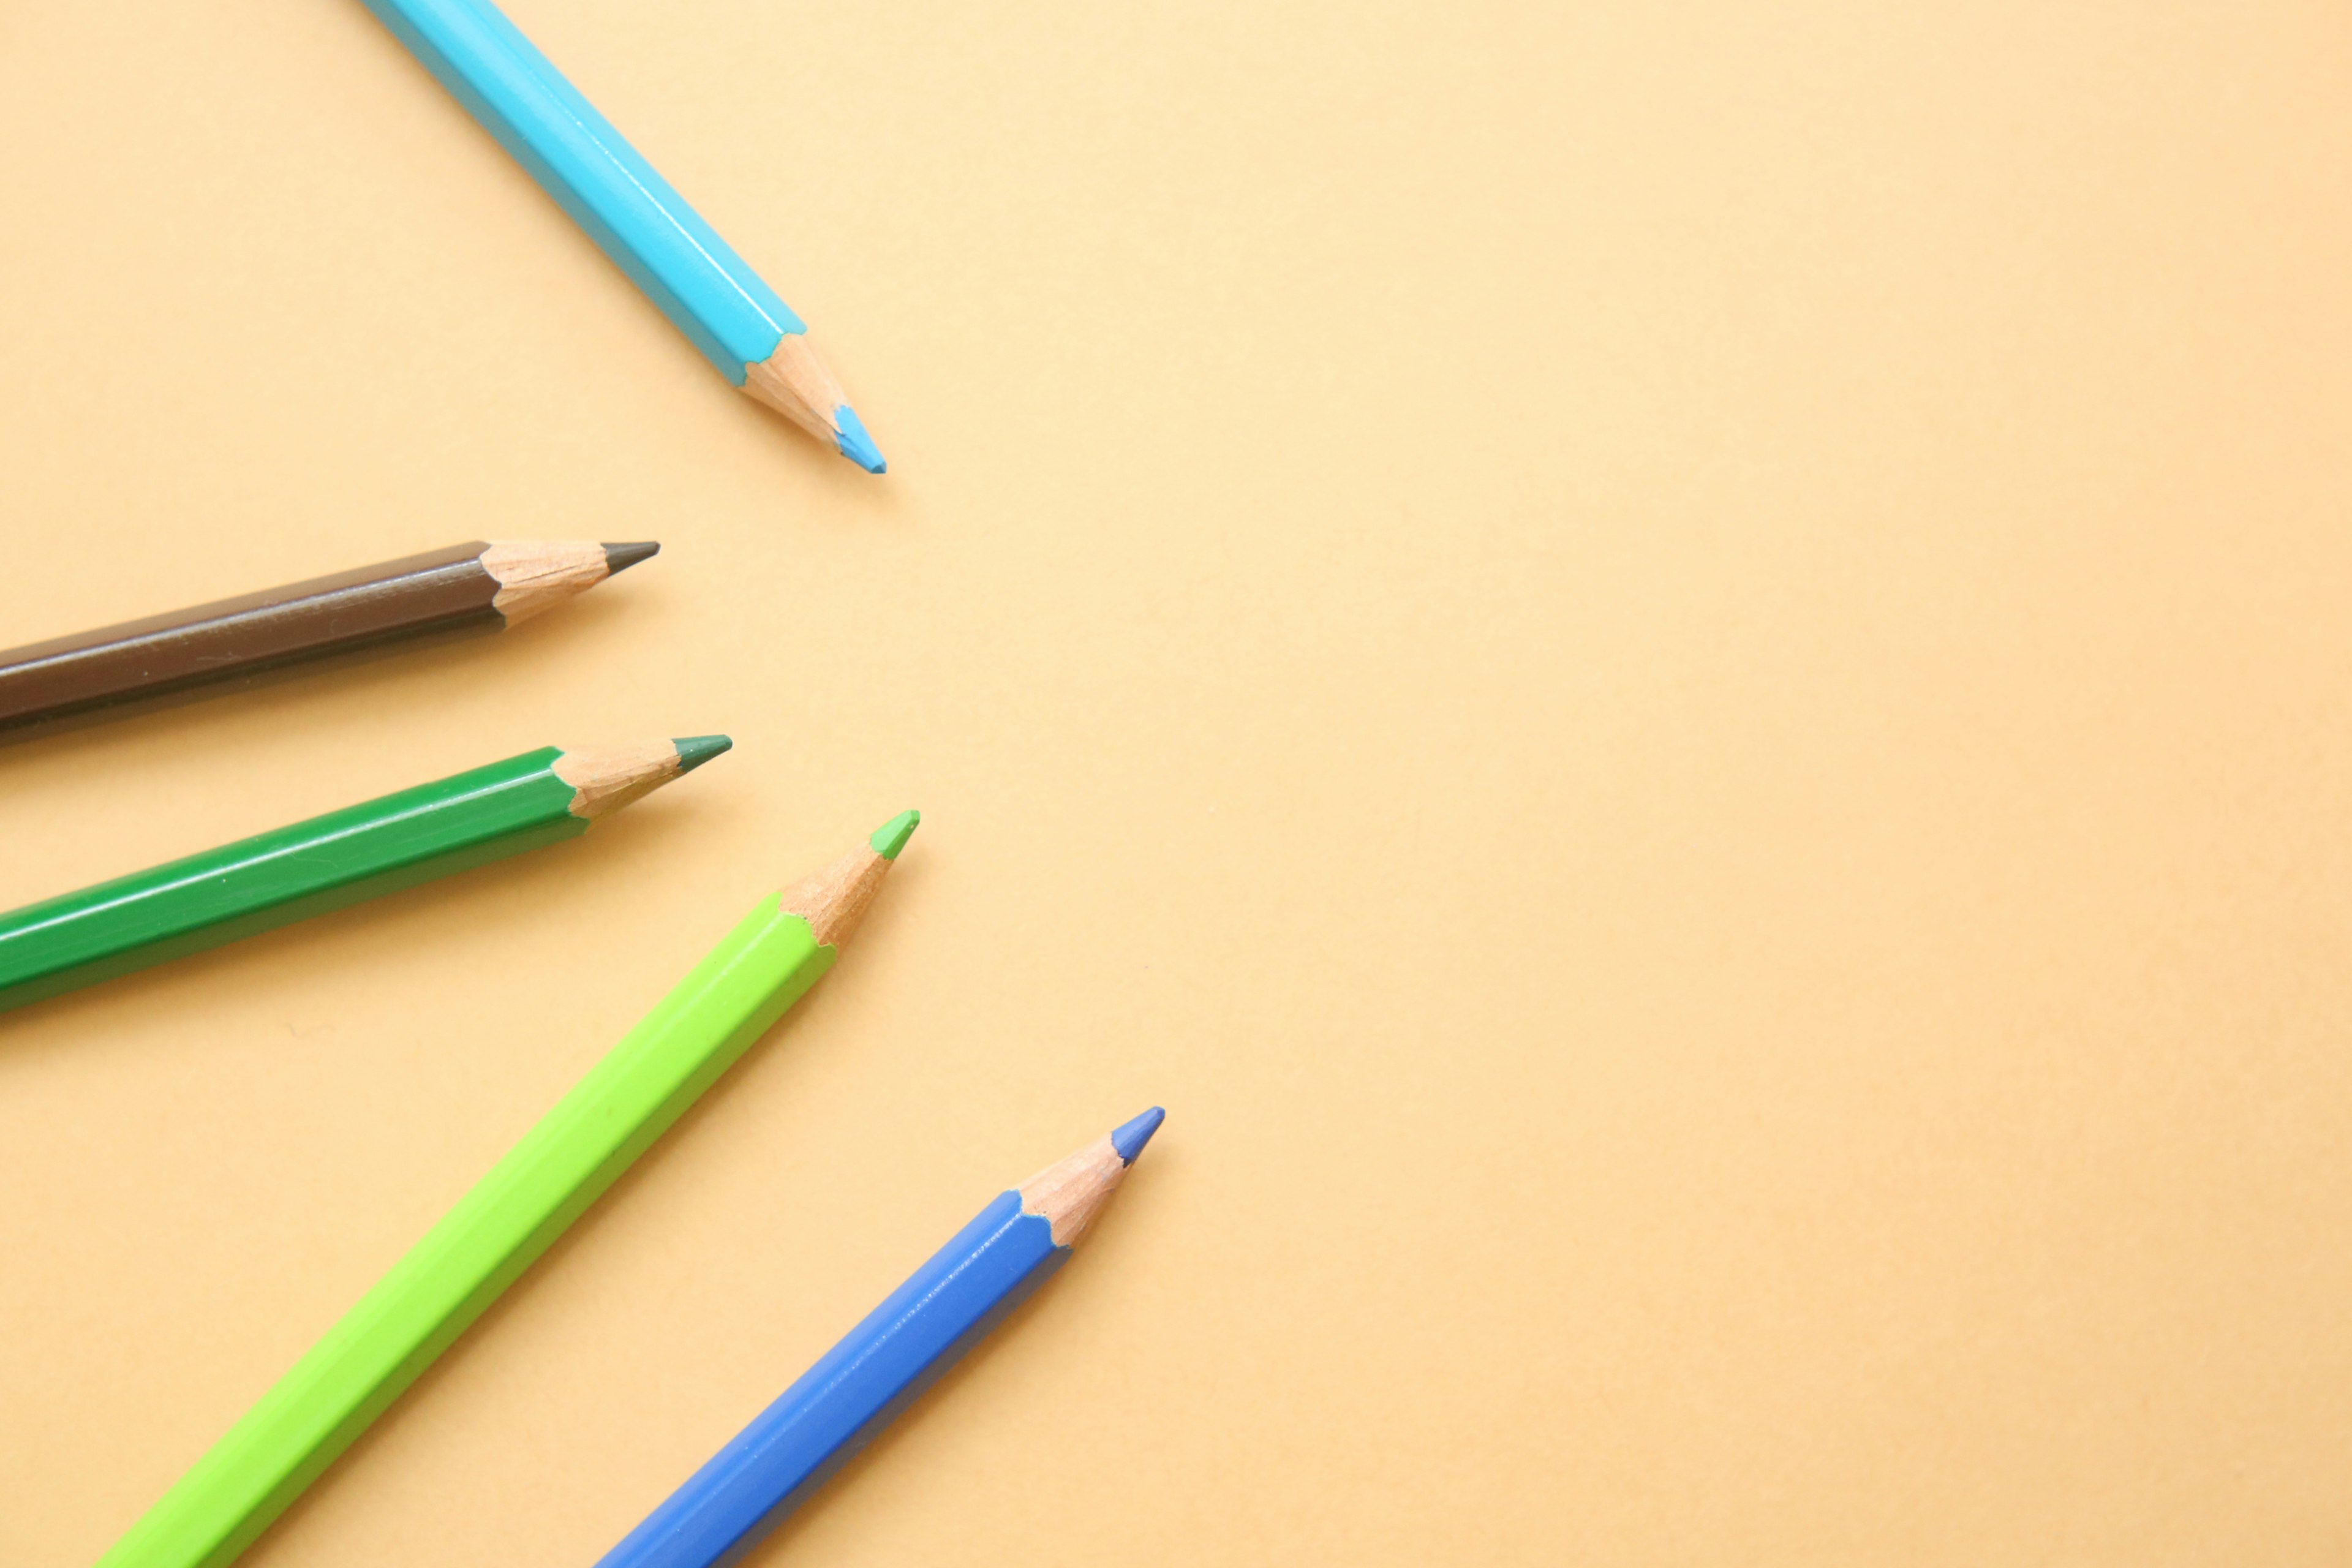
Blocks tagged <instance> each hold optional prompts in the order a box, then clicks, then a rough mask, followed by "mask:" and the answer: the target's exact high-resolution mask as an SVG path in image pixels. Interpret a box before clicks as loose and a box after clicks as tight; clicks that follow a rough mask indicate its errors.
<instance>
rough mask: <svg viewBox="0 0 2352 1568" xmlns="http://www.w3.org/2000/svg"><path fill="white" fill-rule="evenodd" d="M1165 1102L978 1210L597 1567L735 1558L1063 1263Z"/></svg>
mask: <svg viewBox="0 0 2352 1568" xmlns="http://www.w3.org/2000/svg"><path fill="white" fill-rule="evenodd" d="M1162 1114H1163V1113H1162V1112H1161V1111H1160V1110H1159V1109H1158V1108H1157V1107H1155V1108H1153V1109H1152V1110H1147V1111H1145V1112H1144V1113H1143V1114H1142V1115H1140V1116H1139V1117H1137V1118H1136V1119H1135V1120H1134V1121H1130V1122H1129V1123H1128V1124H1127V1125H1126V1126H1124V1127H1121V1128H1120V1129H1119V1130H1118V1131H1116V1132H1113V1133H1111V1134H1110V1135H1109V1136H1108V1137H1106V1138H1097V1139H1096V1140H1095V1141H1094V1142H1092V1143H1089V1144H1088V1145H1087V1147H1085V1148H1083V1149H1081V1150H1079V1151H1078V1152H1076V1153H1075V1154H1073V1155H1071V1156H1070V1157H1069V1158H1068V1159H1066V1160H1064V1161H1063V1162H1062V1163H1060V1164H1058V1165H1051V1166H1048V1167H1046V1168H1045V1170H1043V1171H1041V1172H1039V1173H1037V1174H1036V1175H1034V1176H1032V1177H1030V1178H1029V1180H1027V1181H1025V1182H1024V1183H1022V1184H1021V1185H1019V1186H1018V1187H1015V1188H1014V1189H1013V1191H1011V1192H1009V1193H1005V1194H1003V1195H1002V1196H1000V1197H999V1198H998V1199H997V1200H996V1201H995V1202H994V1203H992V1204H991V1205H988V1206H987V1207H986V1208H984V1209H982V1210H981V1211H980V1217H979V1218H977V1219H975V1220H973V1221H972V1222H971V1224H970V1225H968V1226H964V1227H963V1229H961V1231H958V1232H957V1233H956V1237H955V1239H954V1240H952V1241H950V1242H949V1243H948V1244H947V1245H946V1246H945V1247H941V1248H940V1250H939V1251H938V1253H937V1254H935V1255H934V1256H933V1257H932V1258H931V1260H930V1261H929V1263H926V1264H924V1265H923V1266H922V1268H919V1269H918V1270H916V1272H915V1277H914V1278H913V1279H909V1280H908V1281H907V1282H906V1283H905V1284H904V1285H901V1286H899V1287H898V1289H897V1290H895V1291H893V1292H891V1295H890V1298H889V1300H886V1301H884V1302H883V1303H882V1304H881V1305H880V1306H879V1307H877V1308H875V1309H874V1310H873V1311H872V1312H870V1313H869V1314H867V1316H866V1321H864V1322H862V1323H860V1324H858V1325H857V1327H856V1328H854V1329H852V1330H850V1331H849V1334H848V1337H847V1338H845V1339H844V1340H843V1341H842V1342H840V1343H839V1344H837V1345H835V1346H834V1347H833V1349H831V1350H829V1351H827V1352H824V1358H823V1359H822V1360H820V1361H819V1362H818V1363H816V1364H815V1365H814V1366H813V1367H811V1368H809V1369H808V1371H806V1372H805V1373H802V1374H801V1378H800V1381H799V1382H798V1383H795V1384H793V1385H792V1386H791V1387H790V1388H788V1389H786V1390H784V1393H783V1395H782V1397H781V1398H779V1399H778V1400H777V1401H776V1402H775V1403H774V1404H773V1405H769V1406H768V1408H767V1409H765V1410H763V1411H761V1413H760V1415H759V1416H758V1417H757V1418H756V1419H754V1420H753V1421H752V1423H751V1425H750V1426H746V1427H744V1428H743V1430H742V1431H741V1432H740V1433H739V1434H737V1435H736V1437H735V1439H734V1441H732V1442H730V1443H729V1444H728V1445H727V1447H724V1448H721V1449H720V1450H719V1452H718V1454H717V1455H715V1456H714V1457H713V1458H711V1460H710V1462H709V1464H707V1465H705V1466H703V1467H702V1468H700V1469H698V1470H697V1471H695V1472H694V1474H693V1475H692V1476H691V1477H689V1478H688V1480H687V1482H686V1484H685V1485H684V1486H681V1487H679V1488H678V1489H677V1490H676V1491H674V1492H672V1493H671V1494H670V1495H669V1499H668V1500H667V1501H666V1502H664V1503H663V1504H662V1505H661V1506H660V1507H659V1508H657V1509H656V1510H654V1511H653V1512H652V1513H650V1514H648V1515H647V1516H646V1521H645V1522H644V1523H642V1524H640V1525H638V1526H637V1527H636V1529H635V1530H633V1531H629V1533H628V1535H627V1536H626V1537H625V1538H624V1539H623V1540H622V1542H621V1543H620V1544H619V1545H618V1546H615V1547H614V1548H613V1550H612V1551H610V1552H606V1553H605V1554H604V1557H603V1558H602V1559H601V1560H600V1561H599V1562H598V1563H597V1564H596V1568H723V1565H725V1564H728V1563H736V1562H738V1561H740V1559H741V1558H742V1557H743V1555H744V1554H745V1553H746V1552H750V1551H751V1549H752V1548H753V1547H755V1546H757V1545H758V1544H759V1543H760V1542H761V1541H762V1540H764V1539H766V1537H767V1535H768V1532H769V1531H772V1530H774V1529H775V1528H776V1526H777V1525H779V1524H781V1523H782V1522H783V1521H784V1517H785V1516H786V1515H787V1514H789V1513H791V1512H792V1511H793V1509H795V1508H797V1507H799V1506H800V1504H801V1502H802V1501H803V1500H804V1499H806V1498H807V1496H808V1495H809V1493H811V1492H813V1491H814V1490H815V1489H817V1488H818V1487H820V1486H822V1485H824V1481H825V1479H826V1478H827V1477H829V1476H831V1475H832V1474H833V1473H834V1471H835V1470H837V1469H839V1468H841V1467H842V1466H843V1465H844V1464H846V1463H847V1462H848V1461H849V1460H850V1458H853V1457H854V1456H855V1455H856V1453H857V1451H858V1450H859V1449H860V1448H863V1447H866V1444H867V1443H869V1442H871V1441H872V1440H873V1439H874V1436H875V1435H876V1434H877V1433H878V1432H880V1431H881V1430H882V1428H883V1427H885V1426H888V1425H889V1424H890V1420H891V1418H892V1417H893V1416H895V1415H898V1412H899V1411H901V1410H903V1409H905V1408H906V1407H907V1406H908V1405H910V1404H912V1403H913V1402H914V1401H915V1399H916V1398H917V1396H919V1394H921V1393H922V1392H923V1390H925V1389H926V1388H929V1386H930V1385H931V1384H933V1383H934V1382H936V1381H938V1379H939V1377H940V1374H941V1373H944V1372H946V1371H947V1370H948V1368H950V1367H951V1366H953V1365H954V1364H955V1363H956V1361H957V1359H958V1358H959V1357H961V1355H962V1354H963V1353H964V1352H966V1351H968V1350H970V1349H971V1347H972V1346H973V1345H974V1344H976V1343H978V1342H979V1341H980V1340H981V1338H982V1336H983V1335H984V1334H986V1333H987V1332H988V1331H989V1330H991V1329H992V1328H994V1327H995V1326H996V1325H997V1323H998V1322H999V1321H1002V1320H1003V1317H1004V1315H1005V1314H1006V1313H1008V1312H1010V1311H1012V1310H1013V1308H1015V1307H1017V1306H1019V1305H1020V1304H1021V1303H1022V1301H1023V1300H1025V1299H1026V1298H1027V1297H1028V1295H1029V1292H1031V1291H1032V1290H1034V1289H1036V1288H1037V1287H1038V1286H1040V1285H1042V1284H1044V1283H1045V1279H1046V1278H1047V1277H1048V1276H1049V1275H1051V1274H1052V1273H1053V1272H1054V1270H1055V1269H1056V1268H1060V1267H1061V1266H1062V1265H1063V1264H1064V1263H1065V1262H1066V1261H1068V1259H1069V1256H1070V1248H1071V1247H1074V1246H1076V1244H1077V1242H1078V1239H1079V1238H1080V1237H1083V1236H1085V1235H1086V1233H1087V1227H1088V1226H1091V1225H1093V1224H1094V1221H1095V1216H1096V1215H1098V1214H1100V1213H1101V1212H1102V1207H1103V1205H1105V1204H1106V1203H1108V1202H1109V1200H1110V1194H1111V1193H1112V1192H1113V1191H1114V1190H1115V1189H1116V1188H1117V1187H1118V1184H1119V1180H1120V1178H1121V1177H1123V1176H1125V1175H1126V1174H1127V1168H1128V1166H1129V1165H1131V1164H1133V1163H1135V1157H1136V1156H1137V1155H1138V1154H1140V1153H1141V1152H1143V1146H1144V1145H1145V1144H1146V1143H1148V1142H1150V1141H1151V1135H1152V1134H1153V1133H1154V1132H1156V1131H1159V1130H1160V1120H1161V1117H1162Z"/></svg>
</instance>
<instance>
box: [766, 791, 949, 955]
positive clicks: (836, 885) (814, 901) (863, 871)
mask: <svg viewBox="0 0 2352 1568" xmlns="http://www.w3.org/2000/svg"><path fill="white" fill-rule="evenodd" d="M921 820H922V815H921V813H919V812H913V811H902V812H900V813H899V814H898V816H894V817H892V818H891V819H890V820H889V821H887V822H886V823H884V824H883V825H882V826H880V827H877V828H876V829H875V830H874V834H873V836H872V837H869V838H868V839H867V840H866V842H865V843H863V844H861V845H859V846H858V847H856V848H855V849H852V850H851V851H850V852H849V853H848V854H846V855H844V856H843V857H842V858H840V859H838V860H835V862H834V863H833V864H832V865H830V866H827V867H826V868H824V870H822V871H817V872H814V873H813V874H811V875H809V876H806V877H803V878H802V879H800V880H799V881H797V882H794V883H793V885H792V886H791V887H789V888H786V889H784V891H783V895H782V902H783V910H784V912H785V913H786V914H788V915H798V916H800V917H801V919H803V920H804V921H808V923H809V930H810V931H813V932H814V933H815V935H816V940H817V941H818V942H821V943H823V944H824V946H826V947H831V948H836V949H837V948H840V947H843V946H845V945H846V944H847V943H848V941H849V939H850V938H851V937H852V936H854V935H856V932H857V927H858V924H859V922H861V921H864V920H865V919H866V910H869V909H871V908H872V907H873V905H874V895H875V894H877V893H878V892H880V891H881V890H882V879H884V878H885V877H887V876H888V875H889V874H890V866H891V863H892V862H893V861H895V860H897V859H898V851H900V850H901V849H904V848H905V847H907V840H908V838H910V837H913V836H914V832H915V825H916V824H917V823H919V822H920V821H921Z"/></svg>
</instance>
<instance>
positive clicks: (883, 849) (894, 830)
mask: <svg viewBox="0 0 2352 1568" xmlns="http://www.w3.org/2000/svg"><path fill="white" fill-rule="evenodd" d="M922 825H923V814H922V813H921V812H919V811H902V812H900V813H899V814H898V816H894V817H892V818H891V819H890V820H889V821H887V822H886V823H884V824H883V825H882V826H879V827H877V828H876V829H875V830H874V837H871V838H868V839H867V840H866V843H867V844H869V845H871V846H873V848H874V853H876V854H877V855H879V856H881V857H882V858H884V859H885V860H896V859H897V858H898V851H899V850H901V849H904V848H905V847H907V840H908V839H909V838H912V837H914V836H915V829H916V828H918V827H920V826H922Z"/></svg>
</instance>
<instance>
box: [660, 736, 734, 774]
mask: <svg viewBox="0 0 2352 1568" xmlns="http://www.w3.org/2000/svg"><path fill="white" fill-rule="evenodd" d="M670 744H671V745H673V746H676V747H677V771H678V772H679V773H692V772H693V771H694V770H695V769H697V768H698V767H700V766H701V765H702V764H703V763H707V762H709V760H710V759H711V758H713V757H715V756H717V755H719V753H720V752H728V751H732V750H734V747H735V742H732V741H730V740H729V739H728V738H727V737H726V736H724V735H688V736H685V737H683V738H681V739H679V740H676V741H672V742H670Z"/></svg>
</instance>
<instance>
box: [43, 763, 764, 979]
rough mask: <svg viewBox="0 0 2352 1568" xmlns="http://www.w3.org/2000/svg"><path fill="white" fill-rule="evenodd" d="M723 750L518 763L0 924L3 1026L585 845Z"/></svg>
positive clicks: (161, 869)
mask: <svg viewBox="0 0 2352 1568" xmlns="http://www.w3.org/2000/svg"><path fill="white" fill-rule="evenodd" d="M730 744H731V742H730V741H729V740H728V739H727V737H726V736H724V735H701V736H697V737H695V738H693V739H691V740H684V741H653V742H641V743H639V744H636V745H633V746H607V747H600V748H597V749H595V750H591V751H571V752H566V751H562V750H559V749H557V748H556V747H553V746H548V747H544V748H542V749H541V750H539V751H536V752H524V753H523V754H522V755H521V756H519V757H509V758H508V759H507V760H506V761H505V762H502V763H491V764H490V765H489V766H488V767H485V768H475V769H473V770H472V771H470V772H468V773H456V774H453V775H451V776H450V777H448V778H446V779H441V780H438V781H436V783H433V784H419V785H417V786H416V787H415V788H414V789H404V790H402V791H400V792H399V793H398V794H396V795H383V796H382V797H380V798H378V799H375V800H371V801H367V802H364V803H363V804H362V805H353V806H347V807H345V808H344V809H343V810H341V811H332V812H329V813H328V814H327V815H326V816H314V817H312V818H310V820H309V821H307V822H298V823H295V824H294V825H293V826H290V827H281V828H278V829H277V830H276V831H275V832H271V833H263V834H258V835H257V836H255V837H251V838H241V839H239V840H237V841H236V843H234V844H226V845H223V846H222V847H219V848H217V849H208V850H206V851H205V852H204V853H203V854H201V855H191V856H188V857H187V858H184V859H180V860H173V861H172V862H170V863H169V864H167V865H163V866H157V867H154V868H151V869H149V870H145V871H140V872H136V873H134V874H132V875H131V876H128V877H118V878H116V879H114V880H112V881H110V882H100V883H99V884H98V885H97V886H95V887H90V888H84V889H82V890H81V891H79V892H78V893H68V894H65V895H64V896H63V897H61V898H55V899H50V900H47V901H46V902H43V903H37V904H27V905H26V906H25V907H24V908H23V909H20V910H10V911H9V912H8V913H6V914H0V1010H5V1009H7V1008H10V1007H21V1006H23V1005H26V1003H28V1002H37V1001H39V1000H41V999H42V998H43V997H47V996H55V995H57V994H58V993H60V992H64V991H71V990H75V989H77V988H79V987H80V986H84V985H89V984H95V983H96V982H98V981H100V980H110V979H112V978H113V977H114V976H116V975H118V974H128V973H131V972H132V971H133V970H140V969H145V968H147V967H149V966H150V965H152V964H157V963H164V962H166V961H167V960H170V959H174V958H179V957H182V956H184V955H185V954H187V953H191V952H204V951H205V949H207V948H214V947H219V946H220V945H222V944H223V943H225V942H235V941H236V940H237V939H238V938H240V937H247V936H252V935H254V934H255V933H257V932H258V931H271V930H274V929H276V928H277V927H278V926H282V925H289V924H291V923H292V922H294V921H299V920H305V919H308V918H309V917H310V916H311V915H317V914H324V913H326V912H327V911H328V910H339V909H342V908H343V907H345V906H346V905H350V904H356V903H359V902H361V901H362V900H366V899H373V898H375V897H376V896H378V895H379V894H383V893H391V892H397V891H398V890H399V889H403V888H413V887H415V886H416V885H417V884H418V883H420V882H427V881H431V880H432V879H434V878H436V877H446V876H448V875H450V874H451V873H452V872H457V871H463V870H466V869H467V868H470V867H474V866H479V865H483V864H485V863H487V862H488V861H491V860H499V859H503V858H506V857H507V856H509V855H519V854H520V853H522V852H523V851H524V850H526V849H536V848H538V847H540V846H541V845H542V844H552V843H554V842H555V841H556V840H558V839H561V838H570V837H573V836H575V835H577V834H582V833H585V832H587V831H588V825H589V824H590V823H592V822H593V821H595V820H596V819H597V818H598V817H600V816H605V815H607V814H609V813H611V812H614V811H618V810H619V809H620V808H621V807H623V806H625V805H628V804H629V803H630V802H631V801H634V800H636V799H638V798H639V797H641V796H643V795H647V794H649V793H651V792H652V791H654V790H656V789H659V788H660V787H661V786H662V785H664V784H667V783H669V781H670V780H672V779H674V778H677V777H678V776H679V775H681V774H683V773H691V772H693V771H694V770H695V769H696V768H698V767H700V766H701V765H702V764H703V763H707V762H709V760H710V759H711V758H713V757H715V756H717V755H719V752H724V751H725V750H727V748H728V747H729V745H730Z"/></svg>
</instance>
